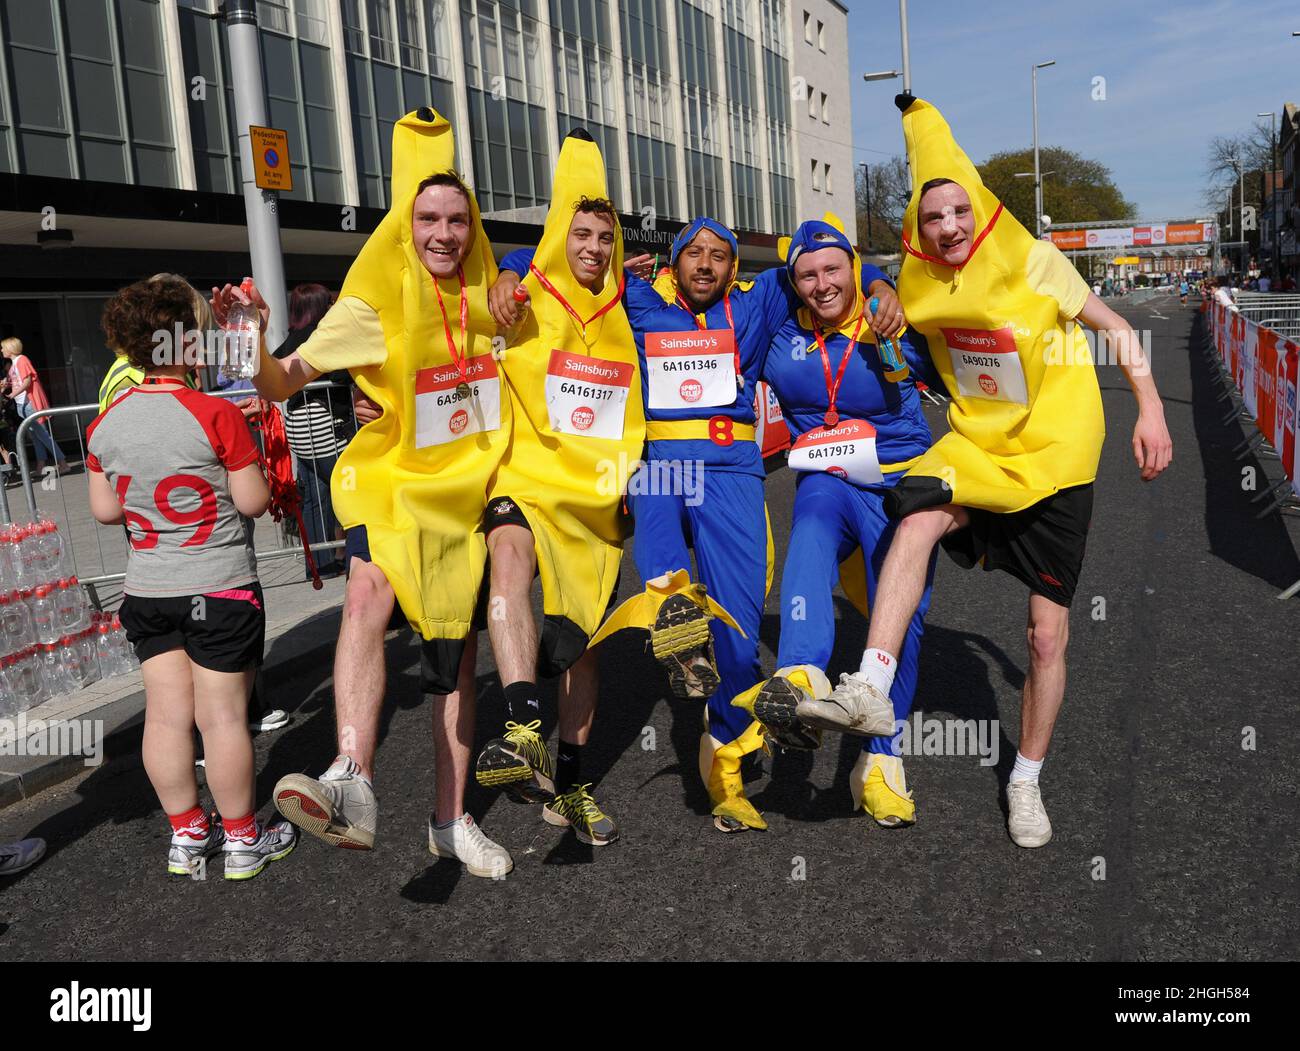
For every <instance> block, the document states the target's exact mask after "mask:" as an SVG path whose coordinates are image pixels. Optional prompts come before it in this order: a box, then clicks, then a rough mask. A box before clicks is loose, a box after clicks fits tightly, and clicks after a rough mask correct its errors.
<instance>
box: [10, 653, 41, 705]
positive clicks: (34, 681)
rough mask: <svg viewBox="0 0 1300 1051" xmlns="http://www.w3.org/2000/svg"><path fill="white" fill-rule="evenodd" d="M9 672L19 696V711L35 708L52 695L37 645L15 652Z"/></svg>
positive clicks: (16, 694) (15, 691)
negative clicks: (42, 669)
mask: <svg viewBox="0 0 1300 1051" xmlns="http://www.w3.org/2000/svg"><path fill="white" fill-rule="evenodd" d="M9 674H10V683H11V685H13V687H14V694H15V696H16V697H17V698H18V708H17V710H18V711H20V712H21V711H26V710H27V709H28V708H34V707H35V706H36V705H38V704H40V703H41V702H42V701H47V700H49V698H50V697H51V693H50V690H49V686H48V684H47V683H46V682H45V676H44V675H43V674H42V671H41V665H40V663H39V659H38V656H37V652H36V647H35V646H29V647H27V649H25V650H21V651H19V652H18V653H16V654H14V658H13V666H12V667H11V668H10V673H9Z"/></svg>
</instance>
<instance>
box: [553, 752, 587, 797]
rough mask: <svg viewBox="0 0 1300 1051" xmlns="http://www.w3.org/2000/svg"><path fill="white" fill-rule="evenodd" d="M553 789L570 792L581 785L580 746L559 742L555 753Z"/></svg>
mask: <svg viewBox="0 0 1300 1051" xmlns="http://www.w3.org/2000/svg"><path fill="white" fill-rule="evenodd" d="M555 758H556V763H555V787H556V788H558V789H559V790H560V791H561V792H570V791H572V790H573V789H575V788H577V787H578V786H579V785H580V784H582V783H583V782H582V745H580V744H570V743H569V742H568V741H565V740H561V741H560V747H559V748H558V749H557V750H556V753H555Z"/></svg>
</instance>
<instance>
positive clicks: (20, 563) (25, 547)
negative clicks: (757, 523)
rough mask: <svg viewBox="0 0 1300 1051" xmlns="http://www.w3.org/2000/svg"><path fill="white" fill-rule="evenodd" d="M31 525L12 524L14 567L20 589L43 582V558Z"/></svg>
mask: <svg viewBox="0 0 1300 1051" xmlns="http://www.w3.org/2000/svg"><path fill="white" fill-rule="evenodd" d="M33 529H34V527H33V526H14V529H13V537H14V569H15V577H16V579H17V581H18V587H19V588H20V589H27V588H34V587H36V586H37V585H38V584H44V583H45V579H44V576H45V575H44V572H43V568H44V567H43V564H42V563H43V560H42V558H41V551H40V549H39V546H38V545H37V543H36V534H35V533H34V532H33Z"/></svg>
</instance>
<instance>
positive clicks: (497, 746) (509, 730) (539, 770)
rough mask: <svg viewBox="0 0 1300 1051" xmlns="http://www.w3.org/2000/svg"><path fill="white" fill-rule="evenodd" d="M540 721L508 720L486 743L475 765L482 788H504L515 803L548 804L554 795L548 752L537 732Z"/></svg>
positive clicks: (553, 778) (552, 773) (477, 779)
mask: <svg viewBox="0 0 1300 1051" xmlns="http://www.w3.org/2000/svg"><path fill="white" fill-rule="evenodd" d="M541 726H542V721H541V720H540V719H534V720H533V721H532V722H530V723H526V724H525V723H516V722H507V723H506V732H505V734H504V735H503V736H501V737H495V738H493V739H492V740H491V741H489V742H488V743H487V745H486V746H485V747H484V749H483V751H482V752H480V753H479V757H478V762H477V763H476V764H475V766H474V779H475V780H476V781H477V782H478V783H479V784H480V785H482V786H483V787H484V788H500V789H503V790H504V791H505V793H506V795H508V796H509V797H510V798H511V799H513V800H514V801H515V802H516V803H549V802H550V801H551V800H552V799H554V798H555V769H554V767H553V766H552V765H551V753H550V751H549V750H548V749H547V747H546V742H545V741H543V740H542V735H541V734H539V733H538V732H537V731H538V730H539V729H541Z"/></svg>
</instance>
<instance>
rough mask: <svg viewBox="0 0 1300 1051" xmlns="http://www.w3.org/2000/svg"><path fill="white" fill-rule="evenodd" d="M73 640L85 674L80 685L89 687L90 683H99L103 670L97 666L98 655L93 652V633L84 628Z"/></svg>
mask: <svg viewBox="0 0 1300 1051" xmlns="http://www.w3.org/2000/svg"><path fill="white" fill-rule="evenodd" d="M75 639H76V644H77V652H78V653H80V654H81V667H82V669H83V671H84V673H85V674H84V677H83V679H82V680H81V685H82V686H89V685H90V684H91V683H92V682H99V680H100V679H101V678H103V670H102V669H101V668H100V666H99V654H98V653H96V652H95V633H94V632H93V631H92V630H91V629H90V628H85V629H83V630H82V631H79V632H77V634H76V636H75Z"/></svg>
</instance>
